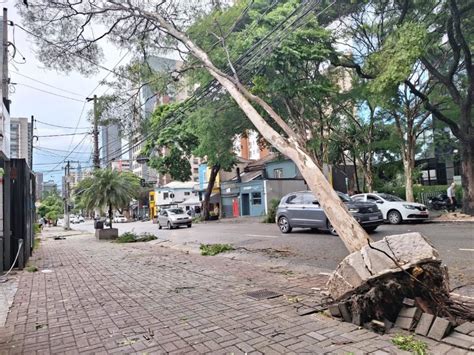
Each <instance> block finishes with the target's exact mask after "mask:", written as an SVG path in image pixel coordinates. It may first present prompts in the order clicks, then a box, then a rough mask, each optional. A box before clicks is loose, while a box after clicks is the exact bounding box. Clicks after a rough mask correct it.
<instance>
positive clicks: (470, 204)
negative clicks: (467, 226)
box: [461, 138, 474, 216]
mask: <svg viewBox="0 0 474 355" xmlns="http://www.w3.org/2000/svg"><path fill="white" fill-rule="evenodd" d="M461 158H462V162H461V168H462V175H461V183H462V188H463V200H462V210H463V212H464V213H465V214H468V215H471V216H474V138H472V139H471V140H470V141H469V142H467V143H464V144H463V145H462V148H461Z"/></svg>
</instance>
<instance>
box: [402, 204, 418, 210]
mask: <svg viewBox="0 0 474 355" xmlns="http://www.w3.org/2000/svg"><path fill="white" fill-rule="evenodd" d="M403 207H405V208H406V209H407V210H416V207H415V206H413V205H403Z"/></svg>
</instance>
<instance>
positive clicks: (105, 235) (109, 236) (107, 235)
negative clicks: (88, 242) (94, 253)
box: [95, 228, 118, 240]
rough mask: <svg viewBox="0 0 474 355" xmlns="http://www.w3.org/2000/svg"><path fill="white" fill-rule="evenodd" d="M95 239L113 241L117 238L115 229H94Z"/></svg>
mask: <svg viewBox="0 0 474 355" xmlns="http://www.w3.org/2000/svg"><path fill="white" fill-rule="evenodd" d="M95 237H96V238H97V239H99V240H114V239H117V238H118V229H117V228H106V229H96V230H95Z"/></svg>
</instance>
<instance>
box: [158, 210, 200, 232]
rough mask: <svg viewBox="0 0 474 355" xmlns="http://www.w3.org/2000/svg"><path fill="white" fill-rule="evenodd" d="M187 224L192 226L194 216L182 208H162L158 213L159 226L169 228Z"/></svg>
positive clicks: (189, 226)
mask: <svg viewBox="0 0 474 355" xmlns="http://www.w3.org/2000/svg"><path fill="white" fill-rule="evenodd" d="M184 225H186V226H187V227H188V228H191V226H192V218H191V216H189V215H188V214H187V213H186V212H185V211H184V210H183V209H182V208H168V209H162V210H161V211H160V213H159V214H158V228H159V229H161V228H163V227H165V226H166V227H167V228H168V229H173V228H177V227H179V226H184Z"/></svg>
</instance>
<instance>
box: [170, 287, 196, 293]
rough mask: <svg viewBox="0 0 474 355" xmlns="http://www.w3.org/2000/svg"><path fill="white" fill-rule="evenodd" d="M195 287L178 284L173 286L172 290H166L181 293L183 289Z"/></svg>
mask: <svg viewBox="0 0 474 355" xmlns="http://www.w3.org/2000/svg"><path fill="white" fill-rule="evenodd" d="M195 288H196V287H195V286H178V287H175V288H174V289H173V290H170V291H168V292H175V293H181V292H183V291H186V290H192V289H195Z"/></svg>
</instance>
